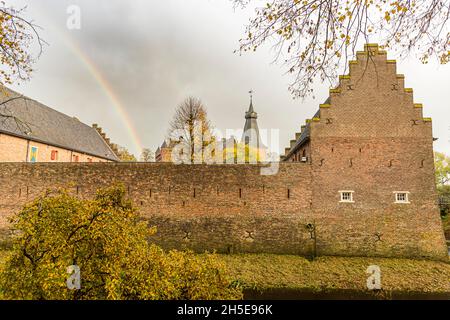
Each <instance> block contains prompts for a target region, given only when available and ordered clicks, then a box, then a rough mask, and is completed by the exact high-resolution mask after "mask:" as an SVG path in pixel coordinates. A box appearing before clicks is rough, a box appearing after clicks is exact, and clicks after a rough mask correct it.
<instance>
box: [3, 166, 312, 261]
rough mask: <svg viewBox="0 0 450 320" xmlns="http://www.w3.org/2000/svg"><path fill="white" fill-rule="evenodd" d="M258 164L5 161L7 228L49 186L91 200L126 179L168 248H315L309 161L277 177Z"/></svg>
mask: <svg viewBox="0 0 450 320" xmlns="http://www.w3.org/2000/svg"><path fill="white" fill-rule="evenodd" d="M260 169H261V168H260V166H257V165H211V166H210V165H172V164H164V163H134V164H125V163H117V164H106V163H101V164H97V163H96V164H63V163H55V164H39V163H37V164H12V163H0V185H2V188H1V189H0V217H1V218H0V226H1V228H2V229H3V234H5V233H6V230H7V227H8V223H7V217H8V216H11V214H12V213H13V212H17V211H18V210H20V207H21V206H22V205H23V204H24V203H26V202H27V201H30V200H32V199H33V198H35V197H37V196H38V195H39V194H41V193H42V192H44V191H45V190H46V189H47V188H60V187H61V188H69V190H70V191H71V192H73V193H74V194H77V195H78V196H79V197H81V198H90V197H92V196H93V195H94V194H95V191H96V189H97V188H99V187H106V186H109V185H111V184H113V183H114V182H122V183H124V184H125V186H126V189H127V192H128V196H129V197H130V198H131V199H132V200H133V202H134V204H135V205H136V206H137V207H138V208H139V210H140V213H141V215H142V216H143V217H144V218H146V219H148V220H149V224H150V225H156V226H157V228H158V233H157V234H156V235H155V236H154V237H153V239H152V241H155V242H157V243H158V244H160V245H162V246H163V247H165V248H192V249H195V250H197V251H204V250H210V251H212V250H218V251H220V252H228V251H246V252H273V253H292V254H308V253H309V251H310V249H311V247H310V245H311V241H310V239H309V238H310V237H309V233H308V232H307V231H306V229H305V224H306V223H308V221H309V220H310V219H309V217H311V211H310V205H311V190H310V185H311V174H310V166H309V165H307V164H301V163H298V164H283V165H281V167H280V171H279V173H278V174H277V175H274V176H263V175H261V174H260Z"/></svg>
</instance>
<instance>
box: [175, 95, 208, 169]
mask: <svg viewBox="0 0 450 320" xmlns="http://www.w3.org/2000/svg"><path fill="white" fill-rule="evenodd" d="M168 140H169V141H175V142H176V144H177V145H178V148H177V150H182V152H184V156H185V157H186V158H187V159H186V160H187V161H185V162H188V163H194V162H200V163H201V162H203V160H204V155H205V150H206V148H207V147H209V146H212V145H213V144H214V143H215V142H214V141H215V139H214V137H213V136H212V126H211V122H210V121H209V120H208V115H207V112H206V107H205V106H204V105H203V103H202V101H201V100H200V99H198V98H194V97H189V98H187V99H186V100H184V101H183V102H182V103H181V104H180V105H179V106H178V108H177V109H176V111H175V115H174V117H173V120H172V121H171V123H170V129H169V133H168Z"/></svg>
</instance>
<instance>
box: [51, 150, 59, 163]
mask: <svg viewBox="0 0 450 320" xmlns="http://www.w3.org/2000/svg"><path fill="white" fill-rule="evenodd" d="M50 159H51V160H52V161H57V160H58V151H57V150H52V154H51V157H50Z"/></svg>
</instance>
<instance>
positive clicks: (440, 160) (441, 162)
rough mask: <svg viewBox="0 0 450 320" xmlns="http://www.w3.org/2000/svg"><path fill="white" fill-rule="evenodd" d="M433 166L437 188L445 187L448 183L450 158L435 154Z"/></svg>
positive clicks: (449, 178) (442, 154)
mask: <svg viewBox="0 0 450 320" xmlns="http://www.w3.org/2000/svg"><path fill="white" fill-rule="evenodd" d="M434 166H435V173H436V184H437V186H438V187H442V186H444V185H447V184H448V183H449V182H450V157H449V156H447V155H445V154H444V153H440V152H435V154H434Z"/></svg>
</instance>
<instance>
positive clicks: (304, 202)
mask: <svg viewBox="0 0 450 320" xmlns="http://www.w3.org/2000/svg"><path fill="white" fill-rule="evenodd" d="M263 166H264V165H263V164H259V165H249V164H235V165H173V164H170V163H134V164H133V163H91V164H82V163H77V164H74V163H72V164H69V163H54V164H49V163H36V164H27V163H22V164H21V163H1V164H0V184H1V186H2V188H1V189H0V199H1V200H0V201H1V202H0V227H1V228H2V232H3V235H4V237H6V236H7V232H8V231H7V220H6V218H7V217H8V216H10V215H11V214H12V213H13V212H15V211H17V210H19V209H20V207H21V205H23V204H24V203H26V202H27V201H30V200H31V199H33V198H34V197H36V196H37V195H39V194H40V193H42V192H43V191H44V190H45V189H46V188H49V187H52V188H53V187H65V188H67V187H68V186H71V187H70V188H71V190H72V191H73V193H74V194H77V195H78V196H80V197H91V196H92V195H93V194H94V192H95V190H96V189H97V188H99V187H103V186H108V185H110V184H112V183H114V182H116V181H120V182H123V183H124V184H125V186H126V188H127V192H128V195H129V197H130V198H131V199H132V200H133V201H134V203H135V204H136V205H137V206H138V207H139V208H140V212H141V214H142V216H143V218H145V219H148V221H149V224H150V225H156V226H157V228H158V232H157V234H156V235H155V236H154V237H153V239H152V241H155V242H156V243H158V244H160V245H162V246H163V247H164V248H167V249H170V248H191V249H194V250H196V251H199V252H201V251H204V250H210V251H212V250H217V251H219V252H266V253H279V254H298V255H310V254H313V253H315V254H317V255H341V256H384V257H409V258H411V257H412V258H425V259H436V260H448V253H447V248H446V245H445V238H444V233H443V229H442V225H441V220H440V216H439V210H438V207H437V195H436V187H435V180H434V161H433V136H432V123H431V120H430V119H427V118H424V117H423V114H422V105H420V104H416V103H414V100H413V91H412V89H408V88H405V87H404V76H403V75H399V74H397V70H396V63H395V61H392V60H388V59H387V54H386V52H385V51H381V50H379V48H378V46H377V45H372V44H368V45H366V46H365V49H364V51H361V52H358V53H357V57H356V60H355V61H351V62H350V67H349V75H346V76H341V77H340V83H339V86H338V87H337V88H335V89H332V90H330V96H329V99H327V101H326V103H324V104H322V105H320V108H319V111H318V112H317V113H316V114H315V116H314V117H313V118H312V119H311V120H308V121H307V123H306V125H305V126H303V127H302V131H301V132H300V133H298V134H297V135H296V139H294V140H292V141H291V145H290V147H289V148H287V149H286V154H285V155H284V157H283V162H281V163H280V168H279V172H278V173H277V174H276V175H261V174H260V170H261V167H263Z"/></svg>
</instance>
